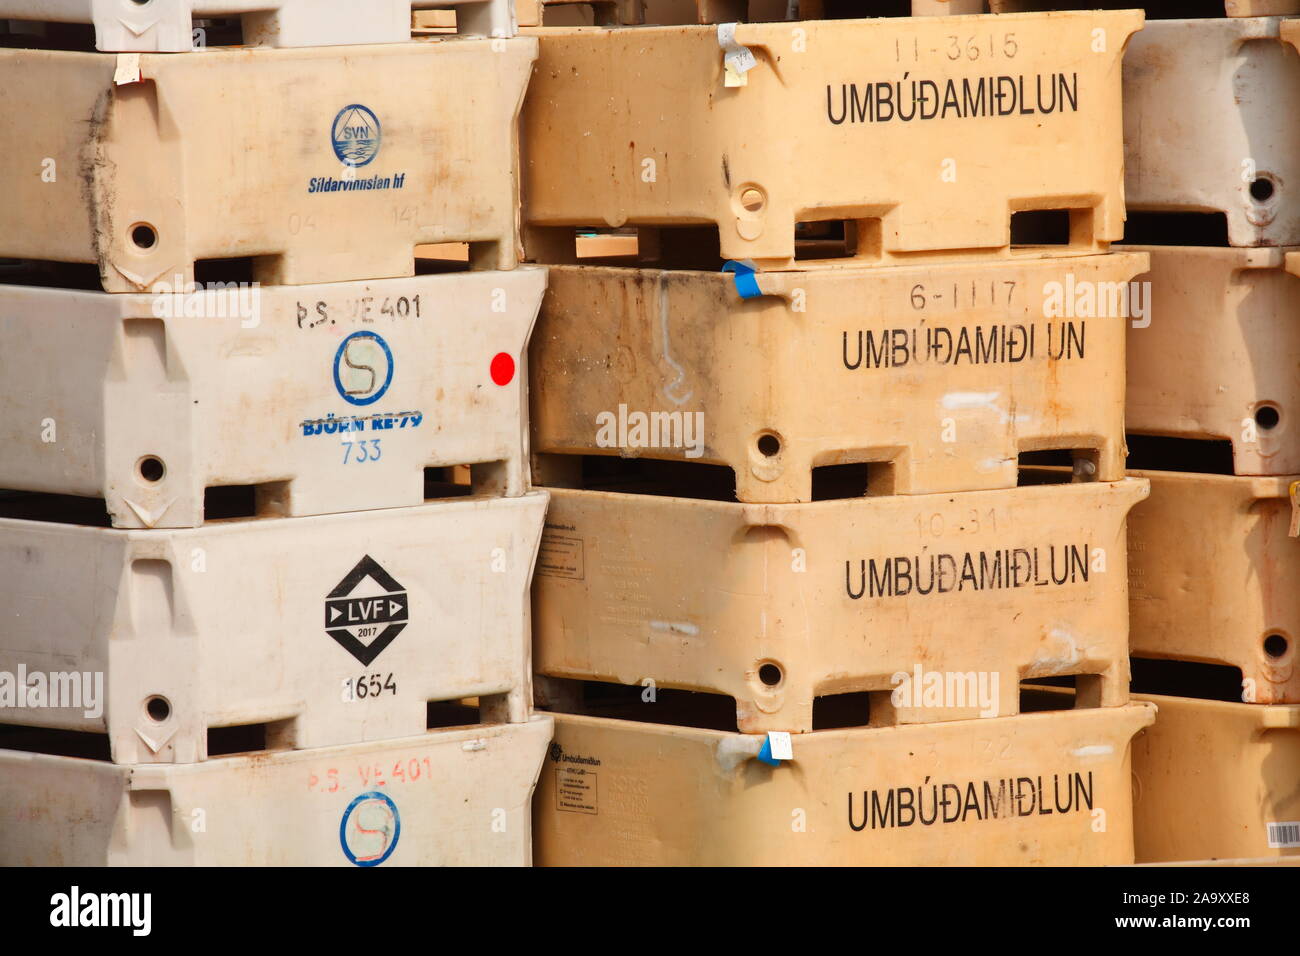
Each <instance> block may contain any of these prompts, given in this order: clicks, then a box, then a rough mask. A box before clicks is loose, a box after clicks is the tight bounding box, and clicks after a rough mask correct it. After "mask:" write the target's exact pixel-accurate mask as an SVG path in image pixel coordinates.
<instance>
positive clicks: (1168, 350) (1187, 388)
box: [1125, 246, 1300, 475]
mask: <svg viewBox="0 0 1300 956" xmlns="http://www.w3.org/2000/svg"><path fill="white" fill-rule="evenodd" d="M1134 248H1136V249H1140V250H1141V251H1143V252H1146V253H1148V254H1149V255H1150V257H1151V271H1150V272H1149V273H1148V274H1147V275H1145V276H1143V277H1142V280H1143V281H1149V282H1150V283H1151V297H1150V306H1151V308H1150V315H1151V322H1150V324H1149V325H1148V326H1145V327H1136V326H1135V327H1131V328H1130V329H1129V333H1128V399H1127V411H1126V414H1125V424H1126V426H1127V428H1128V430H1129V431H1130V432H1135V433H1138V434H1147V435H1168V436H1172V437H1178V438H1197V439H1226V440H1228V441H1231V442H1232V450H1233V459H1234V463H1235V465H1234V469H1233V470H1234V471H1235V472H1236V473H1237V474H1239V475H1291V474H1297V473H1300V440H1297V439H1296V437H1295V426H1294V425H1292V423H1291V417H1292V416H1293V415H1296V414H1300V375H1297V374H1296V364H1295V356H1296V355H1297V354H1300V321H1297V319H1300V280H1297V278H1296V277H1295V274H1294V270H1297V269H1298V268H1300V263H1298V260H1297V258H1296V257H1295V254H1294V253H1290V254H1288V253H1285V252H1284V250H1281V249H1214V248H1203V247H1181V248H1180V247H1170V246H1163V247H1161V246H1141V247H1134ZM1284 258H1285V262H1286V264H1287V265H1286V268H1284V267H1283V264H1284Z"/></svg>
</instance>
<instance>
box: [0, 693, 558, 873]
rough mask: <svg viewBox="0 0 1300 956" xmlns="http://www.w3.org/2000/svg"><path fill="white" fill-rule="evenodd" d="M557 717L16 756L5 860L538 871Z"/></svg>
mask: <svg viewBox="0 0 1300 956" xmlns="http://www.w3.org/2000/svg"><path fill="white" fill-rule="evenodd" d="M552 726H553V722H552V719H551V718H550V717H549V716H547V715H537V716H534V717H532V718H530V719H529V720H528V722H527V723H522V724H508V725H497V726H493V727H467V728H457V729H450V730H439V731H434V732H430V733H428V734H424V735H422V736H418V737H407V738H403V739H400V740H391V741H386V742H384V743H382V744H354V745H351V746H347V747H330V748H326V749H323V750H309V751H293V752H281V753H270V754H256V755H247V756H241V757H231V758H229V759H225V760H213V761H209V762H207V763H202V764H187V765H178V766H169V767H160V766H154V767H120V766H114V765H113V764H108V763H102V762H97V761H92V760H80V759H75V758H70V757H55V756H48V755H45V754H36V753H24V752H18V751H13V750H4V751H0V833H3V834H4V836H3V839H0V865H4V866H21V865H28V866H50V865H58V866H103V865H105V864H107V865H117V866H166V865H173V866H174V865H195V866H349V865H356V866H378V865H381V864H382V865H384V866H527V865H528V864H529V863H530V862H531V860H532V841H531V820H530V817H531V808H530V801H531V796H532V792H533V786H534V783H535V782H536V780H537V773H538V770H539V769H540V767H541V763H542V759H543V757H544V756H545V754H546V748H547V744H548V743H549V741H550V739H551V734H552Z"/></svg>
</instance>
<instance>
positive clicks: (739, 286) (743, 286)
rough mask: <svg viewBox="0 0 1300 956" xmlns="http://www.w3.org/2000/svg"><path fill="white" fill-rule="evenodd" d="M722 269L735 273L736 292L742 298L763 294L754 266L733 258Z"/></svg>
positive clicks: (754, 297) (751, 297)
mask: <svg viewBox="0 0 1300 956" xmlns="http://www.w3.org/2000/svg"><path fill="white" fill-rule="evenodd" d="M722 271H723V272H731V273H734V274H735V276H736V293H737V294H738V295H739V296H740V297H741V298H742V299H756V298H758V297H759V296H761V295H762V294H763V291H762V290H761V289H759V287H758V279H757V278H755V276H754V267H753V266H751V265H746V264H745V263H743V262H736V261H734V260H733V261H731V262H728V263H727V264H726V265H724V266H723V267H722Z"/></svg>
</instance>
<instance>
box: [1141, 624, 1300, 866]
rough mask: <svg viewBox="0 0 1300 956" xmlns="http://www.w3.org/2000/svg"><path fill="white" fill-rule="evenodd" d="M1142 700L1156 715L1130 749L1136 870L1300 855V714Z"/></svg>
mask: <svg viewBox="0 0 1300 956" xmlns="http://www.w3.org/2000/svg"><path fill="white" fill-rule="evenodd" d="M1135 634H1136V632H1135ZM1141 699H1142V700H1147V701H1150V702H1152V703H1154V704H1155V705H1156V706H1157V707H1158V708H1159V711H1160V712H1159V714H1158V715H1157V717H1156V721H1155V723H1154V724H1153V725H1152V726H1150V727H1148V728H1147V729H1146V730H1145V731H1143V732H1142V733H1141V734H1139V735H1138V737H1137V739H1136V740H1134V742H1133V838H1134V844H1135V846H1136V850H1137V861H1138V862H1139V863H1159V862H1163V861H1166V860H1207V859H1210V858H1218V859H1223V858H1228V859H1233V858H1237V859H1248V858H1260V857H1272V858H1279V857H1281V858H1290V859H1295V858H1297V857H1300V793H1297V791H1296V786H1295V781H1296V777H1297V775H1300V707H1296V706H1289V707H1284V706H1261V705H1259V704H1244V703H1229V702H1225V701H1216V700H1194V699H1191V698H1183V697H1163V696H1154V695H1143V696H1142V698H1141Z"/></svg>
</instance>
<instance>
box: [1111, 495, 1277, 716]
mask: <svg viewBox="0 0 1300 956" xmlns="http://www.w3.org/2000/svg"><path fill="white" fill-rule="evenodd" d="M1133 474H1134V475H1136V476H1139V477H1141V478H1144V479H1146V480H1148V481H1149V482H1150V483H1151V495H1150V497H1149V498H1148V499H1147V500H1146V501H1144V502H1143V503H1142V504H1140V505H1138V506H1137V507H1136V508H1134V509H1133V513H1132V515H1131V517H1130V518H1129V527H1128V535H1129V594H1130V614H1131V633H1130V638H1129V642H1130V644H1131V646H1132V652H1133V654H1134V655H1135V656H1138V657H1157V658H1166V659H1174V660H1184V661H1200V662H1203V663H1211V664H1223V665H1228V666H1231V667H1239V668H1241V672H1242V678H1243V679H1244V680H1249V681H1250V682H1251V683H1250V687H1251V694H1252V695H1253V699H1254V701H1255V702H1257V703H1300V673H1297V672H1296V668H1295V661H1296V649H1295V646H1294V644H1295V641H1296V639H1297V635H1300V587H1298V586H1297V583H1296V582H1297V581H1300V540H1297V539H1296V538H1293V537H1289V536H1288V533H1287V532H1288V528H1289V526H1290V521H1291V506H1290V502H1289V497H1288V491H1287V488H1288V485H1289V484H1290V482H1292V481H1295V480H1297V479H1296V477H1295V476H1292V477H1290V478H1237V477H1232V476H1227V475H1199V474H1187V473H1182V472H1158V471H1139V472H1133Z"/></svg>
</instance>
